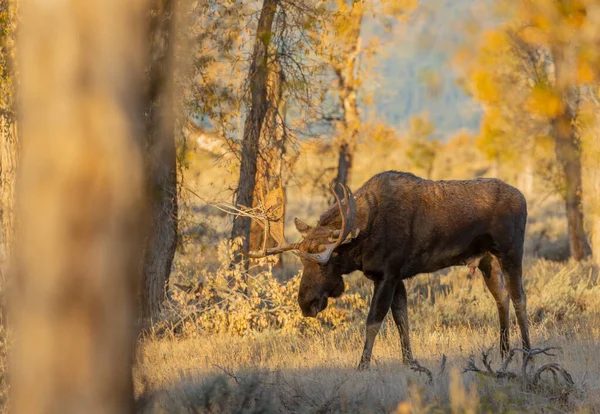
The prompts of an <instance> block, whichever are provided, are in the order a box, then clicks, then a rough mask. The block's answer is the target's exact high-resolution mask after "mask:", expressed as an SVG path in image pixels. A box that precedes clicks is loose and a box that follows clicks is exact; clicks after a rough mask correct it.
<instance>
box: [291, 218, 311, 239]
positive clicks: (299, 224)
mask: <svg viewBox="0 0 600 414" xmlns="http://www.w3.org/2000/svg"><path fill="white" fill-rule="evenodd" d="M294 224H295V225H296V229H297V230H298V232H299V233H300V234H301V235H302V236H306V233H308V231H309V230H310V229H312V227H311V226H309V225H308V224H306V223H305V222H303V221H302V220H300V219H299V218H298V217H294Z"/></svg>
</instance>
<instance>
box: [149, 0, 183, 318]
mask: <svg viewBox="0 0 600 414" xmlns="http://www.w3.org/2000/svg"><path fill="white" fill-rule="evenodd" d="M154 6H155V9H156V10H155V13H153V18H152V21H151V23H150V37H151V44H150V61H149V67H150V79H149V85H148V97H147V101H148V103H149V107H148V109H147V110H146V116H147V118H146V138H147V146H146V152H145V157H146V162H145V164H146V175H147V180H148V183H147V186H148V194H149V197H150V216H151V221H150V223H151V224H150V233H149V236H148V239H147V241H146V249H145V253H144V272H143V279H142V291H141V295H140V301H141V304H140V305H141V318H142V325H143V326H147V325H148V324H150V323H151V321H152V320H154V319H156V318H157V317H158V315H159V314H160V312H161V310H162V307H163V303H164V301H165V298H166V294H167V288H168V283H169V276H170V274H171V266H172V264H173V258H174V256H175V250H176V248H177V227H178V226H177V210H178V203H177V154H176V148H175V130H174V123H173V110H172V107H173V96H172V94H173V79H172V73H173V70H172V69H173V68H172V66H173V64H172V60H173V58H172V53H173V42H174V33H173V32H172V21H173V7H174V6H173V2H172V1H165V2H163V1H162V0H157V1H155V4H154Z"/></svg>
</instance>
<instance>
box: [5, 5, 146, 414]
mask: <svg viewBox="0 0 600 414" xmlns="http://www.w3.org/2000/svg"><path fill="white" fill-rule="evenodd" d="M146 4H147V3H146V2H145V1H144V0H104V1H102V2H89V1H87V0H65V1H61V2H48V1H45V0H31V1H28V2H25V3H24V5H23V14H22V19H23V25H22V30H21V32H20V37H19V43H18V51H19V68H20V82H19V92H20V100H19V104H20V107H19V111H20V112H19V115H20V120H21V123H20V126H21V134H22V138H23V139H22V157H21V159H20V164H19V177H18V182H17V210H16V211H17V222H18V226H17V227H18V228H17V232H18V237H17V244H16V246H15V247H16V250H15V260H16V262H15V270H16V271H15V274H16V279H15V291H14V298H13V300H12V301H11V304H12V305H13V306H14V307H13V309H12V310H13V312H14V313H13V315H12V316H13V318H14V319H13V321H14V326H15V337H16V341H15V342H14V350H13V351H14V352H13V355H12V358H13V359H12V362H11V370H12V372H11V380H12V387H11V391H12V397H11V402H12V403H13V407H12V408H13V410H14V411H15V412H20V413H33V414H35V413H48V412H54V413H109V412H110V413H120V412H123V413H124V412H131V411H132V410H133V384H132V378H131V368H132V357H133V351H134V342H135V337H136V335H135V323H136V318H135V315H136V309H137V306H136V299H135V298H136V289H137V287H138V282H139V276H140V270H141V269H140V263H141V259H142V254H143V239H144V237H143V234H142V230H143V229H145V227H146V226H145V224H144V221H145V220H144V218H145V214H144V213H145V200H144V179H143V163H142V157H141V148H140V147H141V143H142V141H143V138H142V137H141V133H142V132H143V112H144V108H143V100H142V98H143V79H144V75H143V74H144V64H145V58H146V54H145V50H146V48H145V46H146V42H147V32H146V30H145V29H146V27H147V26H146V23H147V19H146V13H147V8H146V7H145V6H146Z"/></svg>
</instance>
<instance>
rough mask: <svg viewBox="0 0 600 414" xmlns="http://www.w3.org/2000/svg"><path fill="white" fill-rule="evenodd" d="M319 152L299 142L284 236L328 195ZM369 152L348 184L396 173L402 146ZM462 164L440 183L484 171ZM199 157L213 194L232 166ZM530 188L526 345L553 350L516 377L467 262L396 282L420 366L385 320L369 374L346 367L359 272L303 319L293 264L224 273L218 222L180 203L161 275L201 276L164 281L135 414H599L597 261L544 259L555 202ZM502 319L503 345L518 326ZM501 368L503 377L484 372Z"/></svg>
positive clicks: (356, 346)
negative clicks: (177, 245) (173, 256)
mask: <svg viewBox="0 0 600 414" xmlns="http://www.w3.org/2000/svg"><path fill="white" fill-rule="evenodd" d="M466 145H467V146H468V143H467V144H466ZM450 150H453V151H458V154H459V155H460V153H463V155H464V154H467V152H468V151H471V152H472V151H473V149H472V148H470V149H469V148H467V149H465V148H464V146H463V147H460V146H459V147H457V148H455V149H449V150H448V151H450ZM319 151H320V150H315V151H310V150H307V149H306V148H304V151H303V155H302V157H301V159H300V161H299V163H298V165H297V176H296V179H295V180H292V181H291V182H290V186H289V191H288V228H287V233H288V234H295V231H294V230H293V228H292V225H291V223H290V221H291V219H292V218H293V217H294V216H296V215H299V216H301V217H302V218H307V219H309V220H311V219H312V220H315V219H316V217H318V215H319V213H320V211H321V210H322V208H323V206H324V205H325V199H324V191H322V190H324V187H325V186H322V184H323V182H326V181H327V175H326V174H327V171H328V168H329V165H328V164H327V162H325V161H324V160H326V159H327V157H323V156H322V154H321V153H320V152H319ZM465 151H466V152H465ZM366 154H367V153H366ZM368 154H370V155H367V156H365V157H364V159H363V158H360V159H359V160H358V162H357V168H356V174H358V176H359V178H361V179H358V178H356V176H355V180H356V181H357V182H354V183H353V186H357V185H358V184H359V183H358V181H360V182H362V181H364V180H362V178H365V179H366V178H368V177H369V176H370V175H372V174H373V173H375V172H377V171H373V170H372V169H373V166H374V165H376V166H377V167H381V168H380V170H384V169H388V168H398V169H406V168H402V165H400V164H401V163H400V161H399V160H403V158H402V154H401V150H398V151H396V152H388V153H387V156H386V157H385V159H383V161H381V160H379V161H378V162H375V159H377V154H375V153H373V152H371V153H368ZM469 154H470V153H469ZM396 156H397V157H396ZM444 157H445V158H448V159H450V160H453V159H454V160H460V159H461V158H460V157H459V156H458V155H457V157H454V155H453V153H446V154H444ZM469 157H471V155H469ZM469 157H467V158H469ZM463 158H464V156H463ZM365 159H366V160H367V161H365ZM470 159H471V158H469V159H468V160H465V163H462V162H457V163H455V165H453V166H452V167H451V171H450V172H449V173H448V175H444V176H443V177H438V178H465V177H467V176H470V175H471V176H472V175H473V171H471V170H473V168H477V169H480V170H482V171H483V170H485V168H486V165H485V162H484V161H482V160H481V159H477V160H476V162H475V163H472V162H469V161H470ZM196 161H197V162H196V163H195V162H192V163H191V167H190V169H189V170H188V171H187V185H189V186H191V187H192V188H193V189H195V190H197V191H201V192H202V194H203V196H205V197H215V198H217V199H221V200H222V199H226V198H227V194H228V193H227V191H225V192H224V190H223V189H224V188H227V187H228V186H229V185H230V184H231V183H233V182H234V180H235V177H233V176H232V175H231V170H227V169H223V170H221V169H218V168H216V166H214V165H213V166H210V165H211V164H210V163H209V162H207V161H208V158H207V157H206V155H203V156H200V158H199V159H198V160H196ZM316 161H318V163H317V162H316ZM394 163H397V164H398V165H393V164H394ZM384 164H385V165H384ZM209 166H210V167H209ZM461 166H462V168H463V169H462V170H461V169H460V167H461ZM415 172H418V171H415ZM434 173H435V172H434ZM435 174H441V172H440V171H438V172H437V173H435ZM319 177H320V178H319ZM323 177H325V178H323ZM313 179H314V180H313ZM321 187H323V188H321ZM537 188H538V189H537V190H536V192H535V193H534V194H532V195H530V196H529V197H528V199H529V205H530V207H529V211H530V219H529V227H528V235H527V241H526V247H527V252H528V256H527V258H526V260H525V275H524V280H525V284H526V292H527V295H528V313H529V316H530V322H531V328H530V329H531V337H532V342H533V345H534V346H535V347H540V348H546V347H558V348H560V350H559V351H553V353H555V356H547V355H538V356H536V357H535V359H534V360H533V363H531V364H529V365H528V369H527V371H526V372H525V373H524V374H523V373H522V370H521V368H522V366H521V364H522V360H523V358H522V357H521V356H520V355H517V356H515V357H514V358H513V360H512V361H511V363H510V364H509V365H508V366H506V367H504V370H503V367H502V361H500V357H499V351H498V342H499V332H498V317H497V311H496V306H495V304H494V301H493V299H492V297H491V295H490V294H489V293H488V292H487V289H486V287H485V284H484V282H483V280H482V277H481V274H480V273H479V272H478V273H477V274H476V275H474V276H470V275H469V274H468V273H469V272H468V269H467V268H452V269H449V270H446V271H443V272H438V273H436V274H429V275H420V276H417V277H416V278H414V279H412V280H410V281H409V282H408V284H407V289H408V291H409V318H410V324H411V327H410V328H411V340H412V345H413V352H414V355H415V357H416V358H417V359H418V361H419V364H420V365H419V366H413V367H408V366H404V365H402V364H401V362H400V361H401V358H400V344H399V340H398V333H397V330H396V328H395V326H394V325H393V322H392V320H391V317H390V316H388V319H387V320H386V323H385V324H384V328H383V329H382V332H381V334H380V335H379V336H378V338H377V341H376V344H375V349H374V354H373V363H372V369H371V370H370V371H368V372H357V371H356V370H355V368H356V366H357V365H358V360H359V357H360V353H361V350H362V347H363V335H364V334H363V330H364V319H365V316H366V312H367V310H368V305H367V303H368V302H369V300H370V296H371V291H372V286H371V284H370V282H368V280H366V279H365V278H363V277H362V275H361V274H360V273H358V272H357V273H355V274H352V275H349V276H347V277H346V281H347V284H348V291H347V292H346V294H345V295H344V296H343V297H342V298H340V299H338V300H336V301H334V302H333V303H331V304H330V307H329V308H328V309H327V311H326V312H325V313H324V314H323V315H320V317H319V318H318V319H317V320H314V319H313V320H307V319H304V318H302V317H301V315H300V310H299V308H298V306H297V304H296V291H297V283H298V280H299V275H298V272H299V269H300V266H299V263H298V262H297V261H296V260H295V259H294V258H293V257H291V256H286V257H285V261H286V268H285V269H284V270H279V269H274V270H272V269H270V267H269V266H266V267H262V268H260V269H254V270H253V271H251V272H250V274H249V275H245V274H243V272H241V271H240V270H239V269H235V270H230V269H228V265H229V256H228V255H229V253H228V246H227V244H226V243H222V242H221V240H223V239H224V238H225V237H226V235H227V233H228V225H229V222H228V219H227V218H226V217H224V216H223V215H221V214H220V213H219V212H217V211H216V210H214V209H211V208H210V207H209V206H206V205H204V204H203V203H200V202H198V200H195V199H194V198H193V197H192V199H191V201H192V203H191V204H192V209H191V210H190V211H192V213H191V214H190V215H189V216H188V218H189V219H190V220H189V221H188V222H187V223H188V225H189V226H190V227H189V229H191V230H189V232H188V233H187V234H188V235H191V236H193V237H190V238H189V239H188V240H189V243H187V244H185V245H184V249H182V251H180V253H179V254H178V256H177V260H176V266H175V271H174V273H173V275H172V281H173V282H175V283H177V284H183V285H189V286H191V287H192V288H193V287H194V286H198V285H199V284H202V285H203V290H202V291H201V292H199V293H198V292H196V293H194V292H191V293H184V292H183V291H181V290H179V289H178V288H173V289H172V291H171V298H172V301H171V304H170V306H169V309H168V311H167V312H166V314H165V321H166V322H165V323H163V324H162V325H161V326H158V327H157V329H156V330H155V331H154V333H153V334H151V335H149V336H148V337H146V338H144V339H143V340H141V342H140V346H139V348H138V353H137V359H136V366H135V369H134V381H135V388H136V396H137V398H138V403H139V408H140V411H142V412H215V413H217V412H218V413H220V412H394V411H395V412H397V413H409V412H415V413H416V412H453V413H462V412H465V413H467V412H469V413H473V412H600V301H599V300H598V298H600V283H599V276H598V271H597V270H595V269H594V268H593V266H592V265H591V264H589V263H583V264H580V263H575V262H553V261H549V260H546V259H543V258H544V257H545V258H549V259H554V260H556V259H562V258H564V257H565V255H566V254H567V253H568V245H567V242H566V223H565V219H564V213H563V211H562V205H561V202H560V200H557V198H556V197H553V196H549V195H548V194H547V193H545V192H543V191H541V190H540V188H542V189H543V188H544V186H543V183H538V185H537ZM289 238H293V236H292V237H289ZM511 312H512V311H511ZM511 318H512V322H513V325H512V328H511V345H512V347H513V348H515V347H518V346H519V344H520V336H519V334H518V332H517V328H516V323H515V318H514V314H511ZM182 320H183V322H181V321H182ZM490 349H491V351H489V350H490ZM484 356H485V360H484ZM548 364H550V365H548ZM552 364H554V365H552ZM473 367H477V369H479V370H481V371H482V372H480V373H477V372H473V371H474V370H473ZM542 367H545V368H544V369H543V370H542V371H539V370H540V369H541V368H542ZM467 368H470V370H469V369H467ZM562 370H564V371H565V372H566V373H567V374H568V375H569V376H570V377H571V378H572V383H571V382H570V381H569V380H568V376H565V375H563V374H562V372H563V371H562ZM505 371H510V372H511V373H513V375H504V374H501V375H497V374H498V373H499V372H500V373H502V372H505ZM490 372H493V373H494V375H491V374H490ZM536 372H540V374H539V375H537V376H536ZM565 378H567V379H565Z"/></svg>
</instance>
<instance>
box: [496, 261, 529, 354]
mask: <svg viewBox="0 0 600 414" xmlns="http://www.w3.org/2000/svg"><path fill="white" fill-rule="evenodd" d="M499 259H500V264H501V266H502V272H503V273H504V276H505V283H506V287H507V288H508V294H509V295H510V298H511V300H512V302H513V307H514V308H515V313H516V315H517V322H518V324H519V329H520V331H521V340H522V343H523V349H525V350H530V349H531V342H530V340H529V321H528V320H527V297H526V295H525V289H523V264H522V259H523V255H522V254H510V255H507V256H503V257H500V258H499Z"/></svg>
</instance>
